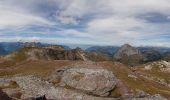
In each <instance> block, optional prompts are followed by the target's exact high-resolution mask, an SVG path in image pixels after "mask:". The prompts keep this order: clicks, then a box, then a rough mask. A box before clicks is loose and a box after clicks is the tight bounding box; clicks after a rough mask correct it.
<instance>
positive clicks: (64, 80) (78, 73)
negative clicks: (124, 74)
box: [60, 65, 117, 96]
mask: <svg viewBox="0 0 170 100" xmlns="http://www.w3.org/2000/svg"><path fill="white" fill-rule="evenodd" d="M81 66H82V65H77V66H71V67H69V68H68V69H65V70H64V71H63V74H62V76H61V82H60V85H61V86H64V87H70V88H74V89H77V90H80V91H83V92H86V93H90V94H93V95H98V96H108V95H109V91H111V90H113V89H114V87H115V85H116V81H117V79H116V77H115V76H114V75H113V73H112V72H111V71H108V70H106V69H103V68H97V67H96V68H92V67H91V68H87V67H85V66H83V67H81Z"/></svg>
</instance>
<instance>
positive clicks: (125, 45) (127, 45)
mask: <svg viewBox="0 0 170 100" xmlns="http://www.w3.org/2000/svg"><path fill="white" fill-rule="evenodd" d="M122 47H132V46H131V45H129V44H124V45H122Z"/></svg>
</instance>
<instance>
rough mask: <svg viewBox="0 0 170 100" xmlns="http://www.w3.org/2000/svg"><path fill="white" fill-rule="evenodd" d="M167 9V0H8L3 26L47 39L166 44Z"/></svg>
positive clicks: (1, 11)
mask: <svg viewBox="0 0 170 100" xmlns="http://www.w3.org/2000/svg"><path fill="white" fill-rule="evenodd" d="M169 9H170V2H169V0H156V1H155V0H107V1H106V0H4V1H0V15H1V16H0V30H1V32H4V33H1V36H6V37H7V36H10V35H11V33H13V34H15V35H14V36H18V37H24V36H25V37H26V36H28V34H30V35H29V36H30V38H31V36H32V37H39V38H40V39H38V40H39V41H46V42H50V41H53V42H54V41H55V42H58V41H60V42H64V43H66V42H68V43H81V44H82V43H83V44H85V43H87V44H90V43H91V44H103V45H119V44H123V43H132V44H134V45H150V44H152V45H158V44H165V45H167V44H169V43H168V42H170V40H169V39H166V40H165V36H169V35H170V33H169V31H170V29H169V27H170V18H169V16H170V11H169ZM10 29H15V30H12V31H10ZM7 30H9V31H7ZM6 31H7V32H6ZM18 32H19V33H18ZM7 33H8V34H7ZM9 33H10V34H9ZM26 33H27V34H26ZM21 34H22V35H21ZM4 38H5V37H4ZM23 39H26V38H23ZM55 39H56V40H55ZM26 40H27V39H26Z"/></svg>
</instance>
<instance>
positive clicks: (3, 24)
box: [0, 5, 53, 29]
mask: <svg viewBox="0 0 170 100" xmlns="http://www.w3.org/2000/svg"><path fill="white" fill-rule="evenodd" d="M29 25H40V26H42V25H53V23H52V22H50V21H48V20H46V19H44V18H42V17H39V16H35V15H32V14H31V13H27V12H23V11H21V10H19V9H16V8H12V7H8V6H2V5H0V29H10V28H20V27H25V26H29Z"/></svg>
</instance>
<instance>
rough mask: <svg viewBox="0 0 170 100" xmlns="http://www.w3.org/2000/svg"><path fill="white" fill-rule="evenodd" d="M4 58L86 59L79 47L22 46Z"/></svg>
mask: <svg viewBox="0 0 170 100" xmlns="http://www.w3.org/2000/svg"><path fill="white" fill-rule="evenodd" d="M4 58H5V59H6V60H12V61H14V62H21V61H25V60H86V57H85V56H84V52H83V51H82V50H81V49H79V48H76V49H70V50H65V49H63V48H60V47H58V48H57V47H24V48H21V49H19V50H17V51H15V52H14V53H12V54H9V55H7V56H5V57H4Z"/></svg>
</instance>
